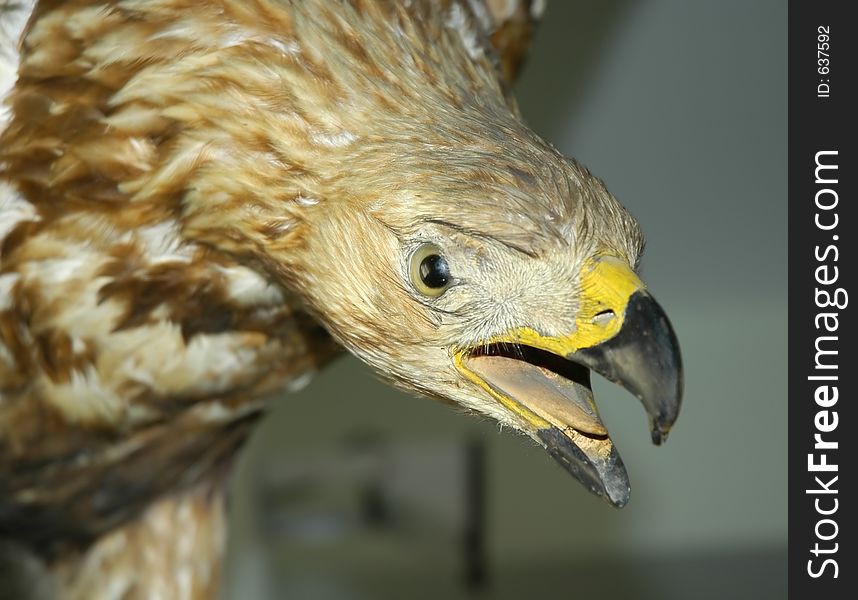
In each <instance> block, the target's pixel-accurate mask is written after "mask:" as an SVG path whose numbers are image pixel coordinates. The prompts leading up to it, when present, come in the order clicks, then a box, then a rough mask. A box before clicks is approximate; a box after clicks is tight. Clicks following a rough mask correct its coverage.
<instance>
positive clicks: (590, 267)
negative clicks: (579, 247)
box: [455, 256, 644, 429]
mask: <svg viewBox="0 0 858 600" xmlns="http://www.w3.org/2000/svg"><path fill="white" fill-rule="evenodd" d="M643 288H644V284H643V282H642V281H641V280H640V278H639V277H638V276H637V275H636V274H635V273H634V271H632V270H631V269H630V268H629V266H628V265H627V264H626V263H625V262H624V261H622V260H621V259H619V258H616V257H614V256H602V257H599V258H597V259H595V260H592V261H589V262H588V263H587V264H585V265H584V267H583V269H582V271H581V304H580V308H579V311H578V316H577V317H576V319H575V324H576V327H575V331H574V332H572V333H571V334H570V335H568V336H564V337H552V336H544V335H541V334H540V333H539V332H537V331H536V330H534V329H531V328H530V327H521V328H518V329H515V330H513V331H511V332H509V333H508V334H506V335H504V336H498V337H497V338H493V339H491V340H489V341H490V342H491V343H496V342H508V343H519V344H525V345H527V346H532V347H534V348H539V349H541V350H546V351H548V352H552V353H554V354H557V355H559V356H567V355H569V354H571V353H572V352H575V351H576V350H580V349H581V348H589V347H591V346H595V345H596V344H600V343H602V342H604V341H607V340H609V339H610V338H612V337H613V336H614V335H616V333H617V332H618V331H619V330H620V328H621V327H622V325H623V320H624V318H625V313H626V305H627V304H628V302H629V298H630V297H631V295H632V294H634V293H635V292H636V291H638V290H641V289H643ZM605 311H613V313H614V316H613V318H598V316H599V315H600V314H603V313H605ZM466 356H467V351H466V350H462V351H460V352H458V353H456V357H455V361H456V366H457V367H458V368H459V370H460V371H461V372H462V373H463V374H464V375H465V376H466V377H467V378H468V379H470V380H471V381H473V382H474V383H476V384H477V385H479V386H480V387H481V388H483V389H484V390H486V391H487V392H489V394H491V395H492V396H493V397H494V398H495V399H497V400H498V401H499V402H500V403H501V404H503V405H504V406H505V407H506V408H508V409H509V410H510V411H512V412H513V413H515V414H517V415H519V416H521V417H522V418H524V419H525V420H526V421H528V422H529V423H531V424H532V425H533V426H535V427H536V428H538V429H544V428H547V427H550V423H548V421H546V420H545V419H543V418H542V417H540V416H539V415H537V414H535V413H533V412H532V411H530V410H529V409H528V408H527V407H525V406H523V405H521V404H519V403H518V402H516V401H515V400H513V399H511V398H507V397H506V396H504V395H502V394H499V393H498V392H497V391H495V390H494V389H493V388H492V387H491V386H490V385H488V384H487V383H486V382H485V381H483V380H482V379H481V378H480V377H479V376H477V375H476V374H475V373H473V372H471V371H470V370H469V369H468V368H467V367H466V366H465V364H464V362H465V361H464V359H465V357H466Z"/></svg>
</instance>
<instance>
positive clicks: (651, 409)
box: [456, 256, 682, 507]
mask: <svg viewBox="0 0 858 600" xmlns="http://www.w3.org/2000/svg"><path fill="white" fill-rule="evenodd" d="M580 281H581V293H580V303H579V309H578V314H577V316H576V326H575V331H574V332H572V333H570V334H569V335H565V336H549V335H545V334H543V333H540V332H538V331H536V330H535V329H532V328H529V327H523V328H520V329H517V330H515V331H512V332H510V333H509V334H507V335H504V336H500V337H498V338H496V339H492V340H490V343H489V344H488V345H484V346H480V347H475V348H470V349H465V350H462V351H460V352H459V353H457V355H456V363H457V366H458V367H459V369H460V370H461V372H462V373H463V374H464V375H465V376H466V377H468V378H469V379H470V380H471V381H473V382H475V383H477V384H478V385H480V386H481V387H482V388H483V389H485V390H486V391H488V392H489V393H490V394H491V395H492V396H493V397H494V398H495V399H496V400H498V401H499V402H500V403H501V404H503V405H504V406H505V407H506V408H507V409H509V410H510V411H512V412H514V413H516V414H517V415H518V416H520V417H521V418H523V419H524V421H525V422H526V423H528V424H529V425H530V426H531V428H532V430H531V434H532V435H533V436H534V437H535V438H536V439H538V440H540V441H541V442H542V443H543V444H544V445H545V447H546V449H547V450H548V452H549V453H550V454H551V455H552V456H553V457H554V458H555V459H556V460H557V461H558V462H559V463H560V464H561V465H563V466H564V467H565V468H566V470H567V471H569V472H570V473H571V474H572V475H573V476H574V477H575V478H576V479H578V480H579V481H580V482H581V483H583V484H584V485H585V486H586V487H588V488H589V489H590V490H591V491H592V492H593V493H595V494H596V495H598V496H602V497H603V498H605V499H606V500H607V501H608V502H609V503H611V504H612V505H614V506H617V507H622V506H624V505H625V504H626V502H628V498H629V491H630V487H629V479H628V475H627V473H626V470H625V467H624V466H623V462H622V459H621V458H620V456H619V454H618V453H617V450H616V448H615V447H614V444H613V442H612V440H611V438H610V437H609V436H608V432H607V429H605V427H604V425H603V424H602V421H601V419H600V417H599V413H598V411H597V409H596V405H595V403H594V401H593V395H592V390H591V387H590V377H589V371H588V369H589V370H592V371H594V372H596V373H598V374H600V375H602V376H604V377H605V378H606V379H608V380H610V381H613V382H615V383H617V384H619V385H621V386H622V387H624V388H626V389H627V390H628V391H630V392H631V393H632V394H634V395H635V396H636V397H637V398H638V399H639V400H640V401H641V402H642V403H643V405H644V408H645V410H646V412H647V415H648V417H649V422H650V429H651V432H652V439H653V442H654V443H655V444H661V443H662V442H663V441H664V440H665V439H666V438H667V434H668V433H669V431H670V428H671V427H672V425H673V423H674V422H675V421H676V418H677V416H678V414H679V407H680V404H681V400H682V361H681V357H680V353H679V344H678V342H677V339H676V335H675V334H674V332H673V328H672V327H671V325H670V321H668V319H667V316H666V315H665V313H664V311H663V310H662V308H661V307H660V306H659V304H658V303H657V302H656V301H655V299H653V297H652V296H651V295H649V293H648V292H647V291H646V290H645V288H644V285H643V283H642V282H641V281H640V279H638V277H637V276H636V275H635V274H634V272H633V271H632V270H631V269H630V268H629V267H628V266H627V265H626V264H625V263H624V262H623V261H621V260H619V259H617V258H614V257H609V256H605V257H600V258H597V259H596V260H594V261H591V262H590V263H588V264H587V265H586V266H585V267H584V269H583V271H582V273H581V278H580Z"/></svg>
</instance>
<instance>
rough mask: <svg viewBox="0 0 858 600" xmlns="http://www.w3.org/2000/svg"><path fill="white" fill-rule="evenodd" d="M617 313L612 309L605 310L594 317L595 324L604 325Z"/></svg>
mask: <svg viewBox="0 0 858 600" xmlns="http://www.w3.org/2000/svg"><path fill="white" fill-rule="evenodd" d="M616 316H617V315H616V314H615V313H614V311H612V310H611V309H608V310H603V311H602V312H600V313H598V314H597V315H596V316H594V317H593V325H600V326H604V325H607V324H608V323H610V322H611V321H612V320H613V319H614V317H616Z"/></svg>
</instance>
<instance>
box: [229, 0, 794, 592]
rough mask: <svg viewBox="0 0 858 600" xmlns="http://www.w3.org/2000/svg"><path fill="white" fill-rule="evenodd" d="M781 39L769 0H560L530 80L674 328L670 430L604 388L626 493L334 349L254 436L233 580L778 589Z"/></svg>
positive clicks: (242, 476)
mask: <svg viewBox="0 0 858 600" xmlns="http://www.w3.org/2000/svg"><path fill="white" fill-rule="evenodd" d="M786 36H787V13H786V3H785V2H779V1H776V0H766V1H759V2H743V1H741V0H729V1H728V0H721V1H719V2H704V1H697V2H688V1H687V0H643V1H631V0H610V1H607V0H603V1H601V2H588V1H583V0H577V1H560V0H554V2H549V5H548V9H547V13H546V17H545V20H544V23H543V25H542V27H541V30H540V31H539V33H538V35H537V36H536V44H535V47H534V48H533V51H532V53H531V56H530V61H529V63H528V65H527V68H526V70H525V73H524V75H523V77H522V79H521V80H520V82H519V85H518V98H519V101H520V104H521V109H522V112H523V114H524V115H525V117H526V119H527V120H528V121H529V122H530V123H531V125H532V126H533V127H534V128H535V129H536V130H537V131H538V132H539V133H541V134H542V135H543V136H544V137H546V138H547V139H549V140H550V141H552V143H554V144H555V145H556V146H557V147H558V148H559V149H560V150H561V151H563V152H564V153H565V154H567V155H571V156H574V157H576V158H578V159H579V160H580V161H582V162H583V163H584V164H585V165H587V166H588V167H589V168H590V169H591V170H592V171H593V172H594V173H595V174H596V175H598V176H599V177H601V178H602V179H604V180H605V181H606V182H607V185H608V188H609V189H610V190H611V191H612V192H613V193H614V194H615V195H616V196H617V197H618V198H619V199H620V201H621V202H623V203H624V204H625V205H626V206H627V207H628V208H629V210H630V211H631V212H632V213H633V214H634V215H636V216H637V217H638V219H639V220H640V222H641V224H642V226H643V229H644V231H645V232H646V234H647V238H648V244H647V253H646V256H645V259H644V264H643V275H644V279H645V280H646V281H647V282H648V285H649V287H650V289H651V290H652V291H653V293H654V295H655V296H656V297H657V298H658V299H659V300H660V302H661V303H662V305H663V306H664V307H665V309H666V311H667V312H668V314H669V315H670V317H671V319H672V321H673V324H674V326H675V328H676V330H677V333H678V336H679V339H680V343H681V346H682V350H683V355H684V360H685V369H686V370H685V374H686V392H685V403H684V405H683V409H682V414H681V415H680V418H679V421H678V422H677V426H676V428H675V429H674V431H673V433H672V435H671V437H670V440H669V442H668V443H667V445H666V446H664V447H661V448H656V447H654V446H652V445H651V444H650V441H649V433H648V430H647V425H646V419H645V415H644V413H643V410H642V408H641V406H640V404H639V403H638V402H637V401H635V400H634V399H632V398H631V397H630V396H629V395H627V394H626V393H625V392H623V391H622V390H621V389H620V388H618V387H615V386H613V385H610V384H608V383H607V382H605V381H602V380H597V381H595V382H594V385H595V388H596V389H595V394H596V397H597V398H598V400H599V407H600V410H601V413H602V417H603V419H604V421H605V423H606V424H607V426H608V428H609V429H610V431H611V434H612V437H613V439H614V440H615V441H616V442H617V445H618V447H619V450H620V452H621V453H622V456H623V459H624V461H625V463H626V466H627V468H628V471H629V474H630V476H631V479H632V498H631V501H630V503H629V505H628V506H627V507H626V508H624V509H623V510H615V509H612V508H610V507H609V506H608V505H607V504H606V503H604V502H602V501H600V500H599V499H597V498H595V497H593V496H591V495H590V494H589V493H588V492H586V491H585V490H584V488H583V487H582V486H580V485H579V484H578V483H577V482H576V481H575V480H573V479H572V478H571V477H570V476H568V475H567V474H566V473H565V472H563V471H562V470H561V468H560V467H559V466H557V465H556V464H555V463H554V461H553V460H551V458H550V457H549V456H548V455H547V454H546V453H545V452H544V451H542V450H541V449H539V448H537V447H535V446H534V444H533V443H531V442H529V441H527V440H525V439H523V438H520V437H516V436H515V435H514V434H512V433H510V432H499V431H498V428H497V426H496V425H494V424H493V423H490V422H481V421H480V420H479V419H477V418H474V417H465V416H462V415H460V414H457V412H456V411H455V410H452V409H450V408H449V407H445V406H442V405H440V404H436V403H433V402H430V401H427V400H424V399H416V398H411V397H407V396H405V395H403V394H400V393H398V392H396V391H394V390H392V389H390V388H389V387H387V386H384V385H382V384H380V383H378V382H376V381H375V380H374V379H373V376H372V375H371V374H370V372H369V370H368V369H367V368H365V367H364V366H363V365H361V364H359V363H358V362H357V361H356V360H354V359H352V358H351V357H346V358H343V359H341V360H340V361H338V362H337V363H336V364H335V365H334V366H332V367H331V368H329V369H327V370H326V371H325V372H323V373H322V374H320V375H319V376H318V377H317V378H316V379H315V380H314V381H313V382H312V383H311V384H310V385H309V386H308V387H307V388H305V389H304V390H303V391H301V392H300V393H297V394H290V395H288V396H285V397H284V398H283V399H282V401H280V402H277V403H276V406H275V408H274V410H273V412H272V414H271V415H270V416H269V418H268V419H267V420H265V421H264V423H263V424H262V426H261V427H260V428H259V429H258V431H257V433H256V435H255V437H254V438H253V439H252V441H251V443H250V444H249V446H248V448H247V451H246V452H245V454H244V456H243V458H242V461H241V465H240V468H239V470H238V472H237V473H236V475H235V477H234V479H233V489H232V505H231V510H232V517H233V519H232V522H231V526H232V531H231V534H230V535H231V537H230V548H229V556H228V561H227V564H226V572H225V576H226V583H225V587H224V592H223V597H224V598H225V599H227V600H246V599H248V598H254V599H266V598H300V599H304V598H312V599H330V600H347V599H348V600H351V599H355V600H356V599H384V598H501V599H504V598H516V597H521V596H522V595H524V594H527V595H528V596H531V595H533V594H539V593H551V594H553V595H557V594H559V595H560V597H564V598H565V597H573V596H576V597H580V594H587V593H594V594H595V593H598V594H599V597H600V598H601V599H603V600H604V599H612V598H638V599H680V598H682V599H686V598H695V599H707V598H713V599H714V598H731V599H743V598H749V599H750V598H754V599H759V598H785V597H786V543H787V500H786V482H787V469H786V460H787V459H786V455H787V452H786V451H787V445H786V444H787V439H786V426H787V416H786V415H787V412H786V406H787V405H786V392H787V390H786V379H785V377H784V374H785V369H786V359H787V336H786V326H787V296H786V291H787V271H786V249H787V247H786V224H787V221H786V218H787V217H786V198H787V188H786V165H787V161H786V151H787V137H786V136H787V128H786V124H787V101H786V85H787V70H786V67H787V63H786ZM299 415H300V418H297V416H299ZM307 423H313V424H314V425H313V426H312V427H307V426H306V424H307Z"/></svg>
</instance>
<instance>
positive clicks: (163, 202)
mask: <svg viewBox="0 0 858 600" xmlns="http://www.w3.org/2000/svg"><path fill="white" fill-rule="evenodd" d="M541 12H542V3H541V2H538V1H536V0H533V1H529V0H519V1H516V0H507V1H503V0H411V1H402V2H397V1H384V0H66V1H59V0H40V1H38V2H32V1H25V2H12V3H10V2H7V3H3V6H2V19H3V23H4V27H3V29H2V30H0V36H4V37H3V38H2V39H3V43H2V48H0V57H2V58H3V60H4V61H5V62H4V65H3V68H4V74H3V80H2V82H3V84H2V87H0V96H2V99H3V100H2V101H3V105H2V109H0V540H2V542H0V556H2V559H0V563H2V564H3V566H2V567H0V569H4V573H6V575H5V577H7V578H8V579H7V583H6V584H5V585H7V587H6V588H5V589H7V590H8V589H13V588H12V587H11V586H13V585H17V583H15V582H16V581H17V582H18V583H21V584H22V585H23V584H30V585H32V586H33V587H34V589H35V588H36V587H38V588H39V589H40V590H42V592H44V594H46V597H52V595H56V596H58V597H65V598H149V597H171V598H172V597H175V598H203V597H211V596H212V595H214V594H215V593H216V587H217V581H218V568H219V567H218V565H219V560H220V557H221V554H222V551H223V548H224V544H225V533H224V532H225V522H226V521H225V519H226V517H225V508H224V489H225V480H226V478H227V477H228V474H229V472H230V466H231V464H232V463H233V460H234V457H235V456H236V453H237V452H238V450H239V449H240V447H241V445H242V443H243V441H244V440H245V439H246V438H247V436H248V434H249V433H250V432H251V431H252V428H253V426H254V423H256V422H257V421H258V419H259V418H260V416H261V415H263V414H264V412H265V410H266V407H267V406H269V404H270V403H271V401H272V398H273V397H275V396H278V395H279V394H280V393H281V392H283V391H284V390H285V391H288V390H294V389H298V388H300V387H301V386H303V385H304V384H305V383H306V382H307V381H309V379H310V378H311V377H312V376H313V375H314V374H315V373H316V372H317V371H319V370H320V369H321V368H322V367H323V366H325V365H326V364H327V363H328V362H329V361H331V360H333V359H335V358H336V357H337V356H340V355H342V354H343V351H344V350H345V351H347V352H350V353H351V354H354V355H355V356H357V357H358V358H359V359H360V360H362V361H364V362H365V363H366V364H368V365H369V366H370V367H371V368H372V369H373V370H374V371H375V373H377V374H378V375H379V376H380V377H381V378H383V379H384V380H386V381H388V382H390V383H391V384H393V385H394V386H397V387H399V388H401V389H403V390H406V391H408V392H410V393H414V394H417V395H421V396H426V397H429V398H433V399H436V400H440V401H442V402H446V403H449V404H453V405H456V406H458V407H460V408H461V409H464V410H465V411H466V412H471V413H476V414H478V415H482V416H485V417H490V418H492V419H495V420H496V421H497V422H498V423H500V424H501V425H502V426H503V427H506V428H508V429H511V430H514V431H517V432H521V433H522V434H524V435H526V436H529V437H530V438H532V439H533V440H534V441H535V442H536V443H537V444H539V445H540V446H542V447H544V448H545V449H546V450H547V452H548V453H549V454H550V455H551V456H552V457H553V458H554V459H556V460H557V461H558V462H559V463H560V464H561V465H562V466H563V467H564V468H565V469H566V470H567V471H568V472H569V473H570V474H571V475H572V476H574V477H575V478H577V479H578V480H579V481H580V482H581V483H582V484H583V485H584V486H585V487H586V488H587V489H589V490H590V491H592V492H593V493H595V494H597V495H599V496H602V497H603V498H604V499H605V500H606V501H607V502H608V503H610V504H612V505H614V506H617V507H620V506H623V505H624V504H625V503H626V502H627V500H628V497H629V480H628V476H627V474H626V471H625V468H624V466H623V463H622V460H621V459H620V456H619V454H618V453H617V450H616V448H615V447H614V444H613V441H612V440H611V438H610V436H609V434H608V431H607V429H606V428H605V426H604V424H603V423H602V420H601V419H600V416H599V412H598V410H597V407H596V404H595V403H594V400H593V395H592V391H591V385H590V374H591V372H595V373H598V374H600V375H602V376H604V377H606V378H607V379H609V380H611V381H614V382H616V383H618V384H619V385H621V386H623V387H625V388H626V389H627V390H628V391H630V392H631V394H633V395H634V396H636V397H637V398H639V400H640V401H641V402H642V403H643V406H644V408H645V410H646V413H647V415H648V418H649V426H650V429H651V432H652V438H653V441H654V442H655V443H661V442H662V441H663V440H664V439H665V438H666V436H667V434H668V432H669V430H670V428H671V426H672V425H673V423H674V421H675V420H676V418H677V414H678V411H679V407H680V402H681V394H682V367H681V359H680V353H679V347H678V343H677V339H676V336H675V334H674V332H673V330H672V328H671V325H670V323H669V321H668V319H667V317H666V315H665V312H664V311H663V310H662V308H661V307H660V306H659V304H658V303H657V302H656V301H655V300H654V299H653V297H652V296H651V295H650V293H649V292H648V290H647V288H646V286H645V285H644V283H643V282H642V281H641V279H640V278H639V277H638V275H637V274H636V272H637V269H638V266H639V262H640V259H641V254H642V251H643V246H644V238H643V235H642V233H641V230H640V227H639V225H638V224H637V222H636V221H635V219H634V218H633V217H632V216H631V215H630V214H629V213H628V212H627V211H626V210H625V209H624V208H623V207H622V206H621V205H620V203H619V202H618V201H617V200H616V199H615V198H614V197H613V196H612V195H611V194H610V193H609V192H608V191H607V189H606V187H605V185H604V184H603V182H602V181H600V180H599V179H597V178H596V177H594V176H593V175H592V174H591V173H590V172H588V171H587V170H586V169H585V168H584V167H582V166H581V165H580V164H579V163H577V162H576V161H574V160H571V159H568V158H566V157H564V156H562V155H561V154H560V153H559V152H558V151H557V150H556V149H555V148H553V147H552V146H551V145H550V144H549V143H547V142H546V141H544V140H542V139H541V138H540V137H539V136H537V135H536V134H535V133H534V132H533V131H531V130H530V129H529V128H528V127H527V125H526V124H525V123H524V121H523V120H522V117H521V115H520V114H519V110H518V108H517V106H516V103H515V100H514V97H513V95H512V91H511V88H512V84H513V82H514V79H515V74H516V72H517V71H518V67H519V66H520V64H521V62H522V59H523V57H524V55H525V52H526V49H527V46H528V43H529V40H530V37H531V35H532V33H533V31H534V27H535V24H536V21H537V20H538V18H539V16H540V14H541ZM278 402H288V399H287V398H282V399H280V400H278ZM291 411H292V414H293V415H294V419H295V420H296V421H298V422H300V421H301V419H302V416H301V407H300V406H294V407H292V408H291ZM306 426H307V427H318V426H320V424H318V423H306ZM9 573H12V575H9ZM15 574H17V580H16V579H15V577H16V575H15Z"/></svg>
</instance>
